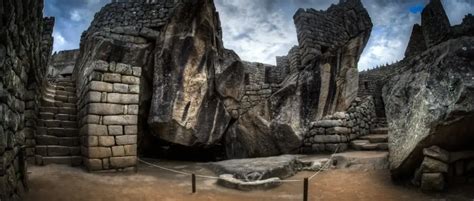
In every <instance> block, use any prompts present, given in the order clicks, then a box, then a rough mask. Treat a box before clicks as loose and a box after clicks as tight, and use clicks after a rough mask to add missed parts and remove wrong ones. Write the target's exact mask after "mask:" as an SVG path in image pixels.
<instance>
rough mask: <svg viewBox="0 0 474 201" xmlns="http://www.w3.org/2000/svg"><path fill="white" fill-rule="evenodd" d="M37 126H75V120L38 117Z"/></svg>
mask: <svg viewBox="0 0 474 201" xmlns="http://www.w3.org/2000/svg"><path fill="white" fill-rule="evenodd" d="M38 126H41V127H48V128H54V127H61V128H77V122H76V121H63V120H56V119H53V120H46V119H40V120H39V121H38Z"/></svg>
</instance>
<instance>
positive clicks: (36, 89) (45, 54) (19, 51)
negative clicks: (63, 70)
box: [0, 0, 54, 200]
mask: <svg viewBox="0 0 474 201" xmlns="http://www.w3.org/2000/svg"><path fill="white" fill-rule="evenodd" d="M43 8H44V2H43V0H19V1H16V0H2V1H0V200H21V198H22V195H23V194H24V193H25V191H26V190H27V187H28V171H27V160H28V163H34V155H35V145H36V142H35V136H36V132H37V131H36V123H37V118H38V115H39V97H40V93H41V89H40V87H41V85H42V84H43V83H44V81H45V73H46V68H47V63H48V60H49V57H50V55H51V50H52V44H53V38H52V32H53V27H54V18H43Z"/></svg>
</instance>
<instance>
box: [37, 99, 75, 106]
mask: <svg viewBox="0 0 474 201" xmlns="http://www.w3.org/2000/svg"><path fill="white" fill-rule="evenodd" d="M41 106H42V107H76V104H75V102H74V103H64V102H61V101H56V100H53V99H45V98H41Z"/></svg>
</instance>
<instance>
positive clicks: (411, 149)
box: [383, 37, 474, 177]
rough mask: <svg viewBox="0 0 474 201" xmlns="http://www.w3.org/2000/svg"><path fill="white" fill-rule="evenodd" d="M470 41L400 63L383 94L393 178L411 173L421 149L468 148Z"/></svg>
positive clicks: (473, 84)
mask: <svg viewBox="0 0 474 201" xmlns="http://www.w3.org/2000/svg"><path fill="white" fill-rule="evenodd" d="M473 55H474V38H472V37H461V38H458V39H451V40H448V41H446V42H444V43H441V44H439V45H437V46H435V47H433V48H431V49H429V50H427V51H426V52H425V53H423V54H421V55H419V56H417V57H416V59H411V60H409V61H406V62H404V63H403V64H399V65H404V66H403V67H402V68H403V69H404V71H403V72H402V73H400V74H399V75H396V76H394V77H392V78H391V79H390V81H389V82H388V83H387V84H386V86H385V87H384V90H383V97H384V101H385V105H386V114H387V120H388V123H389V127H390V132H389V136H390V138H389V149H390V151H391V154H390V165H391V169H392V172H393V174H394V176H395V177H397V176H401V175H406V174H410V173H409V172H413V170H414V169H415V168H416V166H417V165H418V164H419V163H420V161H421V159H422V155H423V153H422V151H423V148H425V147H429V146H431V145H438V146H440V147H442V148H444V149H447V150H459V149H463V148H467V149H469V148H472V142H473V140H474V135H473V133H472V130H474V127H473V126H474V125H473V124H472V123H470V122H472V121H473V120H474V104H473V103H474V64H473V58H474V57H473Z"/></svg>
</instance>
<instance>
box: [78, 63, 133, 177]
mask: <svg viewBox="0 0 474 201" xmlns="http://www.w3.org/2000/svg"><path fill="white" fill-rule="evenodd" d="M86 68H89V69H91V70H87V71H89V72H90V73H89V74H87V75H85V76H84V77H80V76H79V77H78V79H81V80H82V81H80V82H79V81H78V94H79V95H80V96H79V102H78V108H79V114H78V120H79V128H80V131H79V133H80V137H81V144H82V147H81V153H82V157H83V161H84V165H85V166H86V168H87V169H88V170H89V171H103V170H129V169H135V168H136V165H137V134H138V127H137V124H138V109H139V93H140V87H139V86H140V76H141V67H134V66H131V65H128V64H123V63H115V62H111V63H108V62H106V61H101V60H98V61H94V62H93V63H92V64H91V65H90V66H89V67H86Z"/></svg>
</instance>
